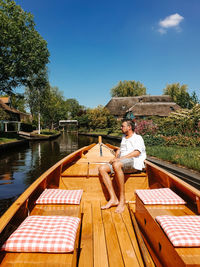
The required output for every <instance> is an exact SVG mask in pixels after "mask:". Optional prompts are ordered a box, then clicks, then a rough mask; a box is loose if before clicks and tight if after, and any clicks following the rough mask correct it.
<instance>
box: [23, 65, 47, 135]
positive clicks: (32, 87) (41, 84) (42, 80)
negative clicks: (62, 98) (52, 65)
mask: <svg viewBox="0 0 200 267" xmlns="http://www.w3.org/2000/svg"><path fill="white" fill-rule="evenodd" d="M47 80H48V79H47V70H46V68H45V69H42V70H40V72H39V73H38V74H37V75H36V74H35V75H32V76H31V77H30V78H29V79H28V82H27V84H28V87H26V88H25V97H26V101H27V104H28V106H29V108H30V112H31V114H32V116H33V118H34V120H35V121H37V122H38V132H39V133H40V115H41V107H43V106H44V101H45V99H46V95H48V86H49V83H48V81H47ZM36 117H37V118H36Z"/></svg>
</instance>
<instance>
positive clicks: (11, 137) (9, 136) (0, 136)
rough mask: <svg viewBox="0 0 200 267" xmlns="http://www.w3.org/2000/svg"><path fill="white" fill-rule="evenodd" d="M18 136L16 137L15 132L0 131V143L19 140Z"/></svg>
mask: <svg viewBox="0 0 200 267" xmlns="http://www.w3.org/2000/svg"><path fill="white" fill-rule="evenodd" d="M19 139H20V138H19V137H18V135H17V134H16V133H9V132H8V133H5V132H3V133H2V132H1V133H0V144H5V143H9V142H14V141H17V140H19Z"/></svg>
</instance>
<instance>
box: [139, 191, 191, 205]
mask: <svg viewBox="0 0 200 267" xmlns="http://www.w3.org/2000/svg"><path fill="white" fill-rule="evenodd" d="M135 192H136V194H137V195H138V197H139V198H140V199H141V200H142V202H143V203H144V204H185V203H186V202H185V201H184V200H183V199H182V198H181V197H179V196H178V195H177V194H176V193H174V192H173V191H172V190H171V189H170V188H159V189H138V190H135Z"/></svg>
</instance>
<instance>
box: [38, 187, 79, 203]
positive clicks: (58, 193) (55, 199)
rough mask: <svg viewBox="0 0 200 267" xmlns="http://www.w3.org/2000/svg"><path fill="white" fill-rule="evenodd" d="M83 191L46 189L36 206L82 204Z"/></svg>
mask: <svg viewBox="0 0 200 267" xmlns="http://www.w3.org/2000/svg"><path fill="white" fill-rule="evenodd" d="M82 194H83V190H62V189H45V190H44V191H43V193H42V194H41V195H40V196H39V198H38V199H37V200H36V204H80V201H81V197H82Z"/></svg>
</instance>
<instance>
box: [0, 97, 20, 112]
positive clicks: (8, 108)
mask: <svg viewBox="0 0 200 267" xmlns="http://www.w3.org/2000/svg"><path fill="white" fill-rule="evenodd" d="M0 107H2V109H4V110H7V111H9V112H12V113H17V114H20V111H18V110H17V109H14V108H10V107H9V106H8V105H6V104H5V103H4V102H3V101H2V100H1V99H0Z"/></svg>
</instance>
